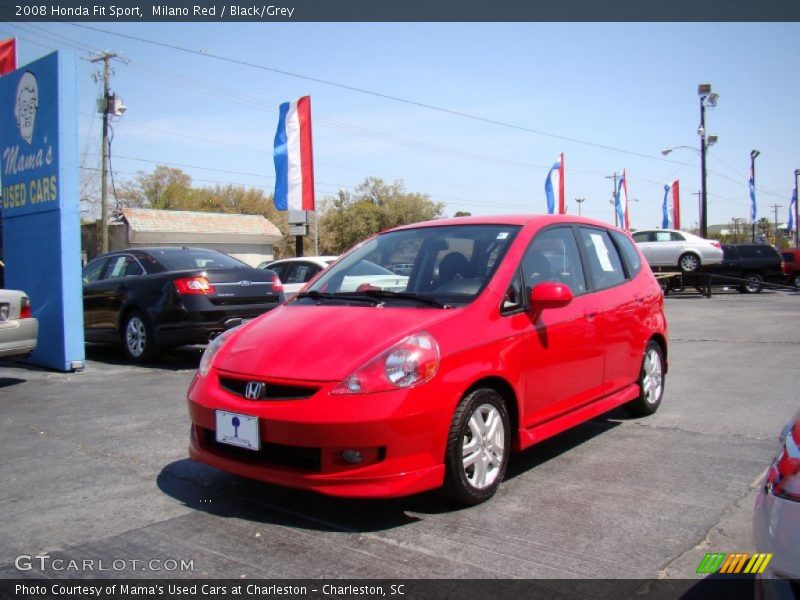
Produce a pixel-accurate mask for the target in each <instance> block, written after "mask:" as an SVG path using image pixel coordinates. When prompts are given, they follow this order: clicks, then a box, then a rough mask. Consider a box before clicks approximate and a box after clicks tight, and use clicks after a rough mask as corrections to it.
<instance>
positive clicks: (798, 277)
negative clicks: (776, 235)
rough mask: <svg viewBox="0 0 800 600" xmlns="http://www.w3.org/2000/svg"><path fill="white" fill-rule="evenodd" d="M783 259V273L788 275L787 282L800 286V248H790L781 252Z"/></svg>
mask: <svg viewBox="0 0 800 600" xmlns="http://www.w3.org/2000/svg"><path fill="white" fill-rule="evenodd" d="M781 258H782V259H783V265H782V268H783V274H784V276H785V277H786V283H788V284H789V285H793V286H794V287H796V288H800V250H798V249H796V248H790V249H788V250H783V251H782V252H781Z"/></svg>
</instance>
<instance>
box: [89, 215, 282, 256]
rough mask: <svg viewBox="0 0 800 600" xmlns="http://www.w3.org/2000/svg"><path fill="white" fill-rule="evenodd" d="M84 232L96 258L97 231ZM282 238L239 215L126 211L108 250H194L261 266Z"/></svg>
mask: <svg viewBox="0 0 800 600" xmlns="http://www.w3.org/2000/svg"><path fill="white" fill-rule="evenodd" d="M91 229H93V230H94V231H88V230H87V231H85V232H84V250H85V251H86V253H87V255H88V256H87V258H89V259H91V258H93V257H94V256H96V255H97V250H96V248H97V247H98V246H99V244H97V243H96V241H95V239H96V237H97V228H96V227H94V228H91ZM282 238H283V235H282V234H281V232H280V230H279V229H278V228H277V227H276V226H275V225H274V224H273V223H272V222H270V221H269V220H268V219H266V218H265V217H263V216H262V215H239V214H227V213H210V212H195V211H178V210H156V209H152V208H124V209H122V212H121V216H120V219H119V221H118V223H116V224H110V226H109V250H123V249H125V248H139V247H143V246H194V247H199V248H208V249H210V250H218V251H220V252H224V253H226V254H230V255H231V256H234V257H235V258H238V259H239V260H241V261H243V262H245V263H247V264H249V265H251V266H254V267H255V266H258V265H259V264H260V263H261V262H263V261H265V260H272V259H273V258H274V252H273V247H274V245H275V244H276V243H277V242H279V241H280V240H281V239H282Z"/></svg>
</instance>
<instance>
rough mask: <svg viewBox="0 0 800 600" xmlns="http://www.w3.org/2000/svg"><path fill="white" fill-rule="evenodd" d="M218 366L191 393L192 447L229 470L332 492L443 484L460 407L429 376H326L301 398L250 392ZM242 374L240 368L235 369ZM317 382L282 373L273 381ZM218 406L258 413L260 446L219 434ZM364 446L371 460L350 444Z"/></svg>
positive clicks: (408, 490)
mask: <svg viewBox="0 0 800 600" xmlns="http://www.w3.org/2000/svg"><path fill="white" fill-rule="evenodd" d="M220 375H222V376H223V377H226V378H227V377H234V376H235V375H234V374H226V373H222V374H220V372H219V371H217V370H216V369H212V371H211V372H210V373H209V374H208V376H206V377H200V376H199V375H198V376H197V377H196V378H195V380H194V381H193V382H192V385H191V386H190V388H189V393H188V403H189V416H190V418H191V422H192V428H191V436H190V444H189V455H190V456H191V457H192V458H193V459H194V460H197V461H199V462H203V463H206V464H208V465H211V466H213V467H216V468H218V469H220V470H222V471H226V472H230V473H234V474H236V475H240V476H244V477H249V478H252V479H257V480H260V481H265V482H269V483H274V484H278V485H283V486H286V487H293V488H300V489H306V490H312V491H315V492H320V493H324V494H329V495H334V496H347V497H360V498H379V497H383V498H388V497H395V496H406V495H410V494H414V493H417V492H421V491H424V490H429V489H433V488H437V487H440V486H441V485H442V483H443V481H444V453H445V444H446V437H447V433H448V430H449V426H450V418H451V416H452V407H447V406H446V405H445V404H443V403H442V404H441V405H437V404H436V402H435V400H436V398H437V397H438V398H441V397H442V396H440V395H438V394H437V393H436V391H435V390H434V389H433V387H432V386H431V385H430V383H429V384H427V385H423V386H420V387H419V388H412V389H410V390H395V391H391V392H383V393H376V394H367V395H341V396H331V395H330V393H329V392H330V390H331V389H332V388H333V386H334V385H335V384H334V383H318V384H315V387H317V388H318V389H317V390H316V392H313V393H312V394H311V395H310V396H309V397H307V398H303V399H293V400H282V399H271V400H255V401H251V400H246V399H245V398H242V397H241V396H238V395H237V394H235V393H231V392H230V391H229V390H228V389H226V388H224V387H222V386H221V385H220ZM236 377H240V376H236ZM270 384H275V385H284V386H292V385H297V386H305V387H308V386H309V382H307V381H303V382H290V381H278V382H268V385H270ZM217 409H221V410H225V411H229V412H235V413H241V414H245V415H251V416H257V417H258V418H259V437H260V441H261V446H262V450H261V451H259V452H254V451H251V450H245V449H239V448H235V447H232V446H228V445H225V444H220V443H219V442H216V439H215V434H214V430H215V427H216V421H215V411H216V410H217ZM346 451H358V452H359V453H360V454H361V456H362V457H363V462H361V463H357V464H353V463H350V462H348V461H347V460H346V459H345V458H344V456H343V453H344V452H346Z"/></svg>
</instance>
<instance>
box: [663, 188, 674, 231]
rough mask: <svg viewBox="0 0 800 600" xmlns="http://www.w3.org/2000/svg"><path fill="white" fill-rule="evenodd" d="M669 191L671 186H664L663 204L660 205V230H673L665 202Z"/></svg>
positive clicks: (667, 204)
mask: <svg viewBox="0 0 800 600" xmlns="http://www.w3.org/2000/svg"><path fill="white" fill-rule="evenodd" d="M671 189H672V186H670V185H667V184H664V203H663V204H662V205H661V229H674V227H673V226H672V219H670V214H669V203H668V201H667V198H668V197H669V191H670V190H671Z"/></svg>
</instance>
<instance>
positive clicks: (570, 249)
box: [522, 227, 586, 296]
mask: <svg viewBox="0 0 800 600" xmlns="http://www.w3.org/2000/svg"><path fill="white" fill-rule="evenodd" d="M522 276H523V280H524V282H525V293H526V294H530V292H531V290H532V289H533V288H534V287H536V285H538V284H540V283H543V282H545V281H556V282H559V283H565V284H567V285H568V286H569V288H570V290H571V291H572V293H573V295H575V296H577V295H579V294H583V293H584V292H586V280H585V279H584V276H583V267H582V266H581V260H580V254H579V253H578V245H577V243H576V242H575V236H574V235H573V233H572V228H571V227H556V228H553V229H548V230H547V231H544V232H542V233H540V234H538V235H537V236H536V237H535V238H534V240H533V242H531V245H530V246H529V247H528V250H527V251H526V252H525V256H524V257H523V258H522Z"/></svg>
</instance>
